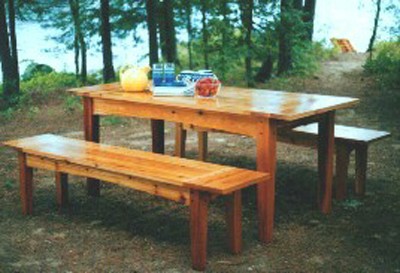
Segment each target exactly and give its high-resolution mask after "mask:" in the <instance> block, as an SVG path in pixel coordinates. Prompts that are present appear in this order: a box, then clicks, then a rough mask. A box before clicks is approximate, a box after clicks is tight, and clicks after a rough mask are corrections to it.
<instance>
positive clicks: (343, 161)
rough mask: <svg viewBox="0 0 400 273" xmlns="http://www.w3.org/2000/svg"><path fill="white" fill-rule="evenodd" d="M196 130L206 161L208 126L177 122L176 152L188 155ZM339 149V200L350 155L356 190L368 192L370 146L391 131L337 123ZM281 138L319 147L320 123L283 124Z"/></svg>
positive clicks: (199, 147)
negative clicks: (190, 138)
mask: <svg viewBox="0 0 400 273" xmlns="http://www.w3.org/2000/svg"><path fill="white" fill-rule="evenodd" d="M187 129H194V130H196V131H197V132H198V141H199V145H198V149H199V159H200V160H203V161H205V160H206V157H207V141H208V137H207V131H213V130H209V129H207V128H198V127H192V126H190V125H186V124H185V125H182V124H177V127H176V144H175V154H176V155H178V156H184V154H185V138H186V130H187ZM334 130H335V150H336V177H335V185H336V196H335V197H336V199H338V200H342V199H344V198H345V197H346V181H347V176H348V166H349V160H350V154H351V152H352V151H355V155H356V179H355V184H354V191H355V193H356V194H357V195H359V196H363V195H364V194H365V181H366V175H367V157H368V145H369V144H370V143H372V142H375V141H378V140H380V139H383V138H386V137H388V136H390V133H389V132H385V131H377V130H372V129H366V128H358V127H353V126H345V125H335V129H334ZM278 141H280V142H284V143H289V144H294V145H301V146H308V147H316V146H317V141H318V123H310V124H307V125H302V126H298V127H294V128H285V127H282V128H280V129H279V130H278Z"/></svg>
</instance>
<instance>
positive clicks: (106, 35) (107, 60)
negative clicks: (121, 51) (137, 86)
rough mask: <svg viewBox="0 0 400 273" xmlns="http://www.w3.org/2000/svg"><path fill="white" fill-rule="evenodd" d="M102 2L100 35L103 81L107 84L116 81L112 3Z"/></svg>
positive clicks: (105, 0)
mask: <svg viewBox="0 0 400 273" xmlns="http://www.w3.org/2000/svg"><path fill="white" fill-rule="evenodd" d="M100 1H101V2H100V18H101V28H100V34H101V44H102V52H103V81H104V82H106V83H107V82H111V81H113V80H115V72H114V67H113V61H112V49H111V47H112V44H111V27H110V3H109V1H108V0H100Z"/></svg>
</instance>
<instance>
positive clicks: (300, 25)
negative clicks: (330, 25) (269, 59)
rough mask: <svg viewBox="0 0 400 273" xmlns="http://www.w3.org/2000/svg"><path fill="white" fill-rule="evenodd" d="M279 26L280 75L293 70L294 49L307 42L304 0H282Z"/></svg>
mask: <svg viewBox="0 0 400 273" xmlns="http://www.w3.org/2000/svg"><path fill="white" fill-rule="evenodd" d="M280 2H281V7H280V24H279V56H278V74H283V73H285V72H288V71H290V70H291V69H292V68H293V56H292V55H293V48H294V47H295V46H296V45H297V44H301V43H303V42H304V41H305V38H304V37H305V33H306V29H307V28H306V27H305V26H306V25H307V24H305V23H304V21H303V15H304V11H303V1H302V0H281V1H280Z"/></svg>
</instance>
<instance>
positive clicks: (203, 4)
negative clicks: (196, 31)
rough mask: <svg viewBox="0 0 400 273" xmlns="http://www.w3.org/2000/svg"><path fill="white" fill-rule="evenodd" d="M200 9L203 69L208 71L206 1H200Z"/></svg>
mask: <svg viewBox="0 0 400 273" xmlns="http://www.w3.org/2000/svg"><path fill="white" fill-rule="evenodd" d="M200 9H201V24H202V29H201V32H202V36H203V57H204V67H205V68H206V69H208V68H209V67H210V63H209V60H208V38H209V37H208V36H209V33H208V29H207V9H208V0H200Z"/></svg>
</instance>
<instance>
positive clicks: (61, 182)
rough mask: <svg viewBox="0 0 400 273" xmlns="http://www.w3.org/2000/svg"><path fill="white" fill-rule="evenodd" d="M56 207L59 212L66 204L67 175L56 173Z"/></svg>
mask: <svg viewBox="0 0 400 273" xmlns="http://www.w3.org/2000/svg"><path fill="white" fill-rule="evenodd" d="M56 192H57V205H58V206H59V209H60V211H61V209H62V208H64V207H65V206H66V205H67V204H68V174H66V173H61V172H56Z"/></svg>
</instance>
